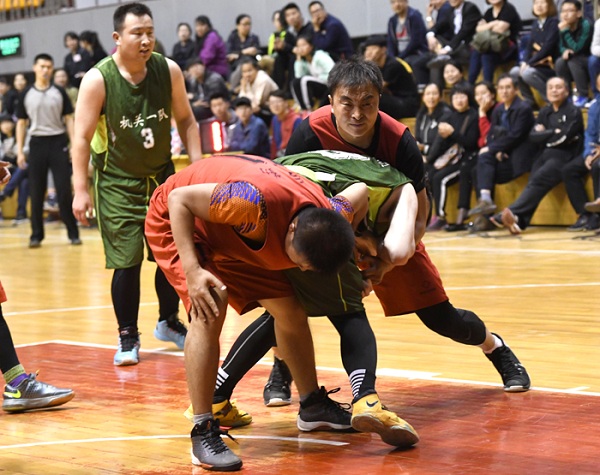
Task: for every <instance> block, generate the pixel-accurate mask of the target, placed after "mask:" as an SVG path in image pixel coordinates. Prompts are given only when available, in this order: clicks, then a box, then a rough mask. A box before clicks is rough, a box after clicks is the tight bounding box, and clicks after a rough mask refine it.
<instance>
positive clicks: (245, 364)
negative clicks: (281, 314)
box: [213, 312, 276, 404]
mask: <svg viewBox="0 0 600 475" xmlns="http://www.w3.org/2000/svg"><path fill="white" fill-rule="evenodd" d="M273 346H276V343H275V320H274V319H273V317H272V316H271V315H270V314H269V312H265V313H263V314H262V315H261V316H260V317H258V318H257V319H256V320H254V321H253V322H252V323H251V324H250V325H249V326H248V327H247V328H246V329H245V330H244V331H243V332H242V334H241V335H240V336H238V337H237V340H235V342H234V343H233V346H232V347H231V350H229V353H228V354H227V356H226V357H225V361H223V365H222V366H221V367H220V368H219V373H218V374H217V387H216V388H215V393H214V399H213V403H215V404H216V403H219V402H223V401H224V400H225V399H230V398H231V394H232V393H233V390H234V389H235V387H236V385H237V383H238V382H239V381H240V380H241V379H242V378H243V377H244V375H245V374H246V373H247V372H248V371H250V369H251V368H252V367H253V366H254V365H255V364H256V363H258V361H260V359H261V358H262V357H263V356H265V354H266V353H267V351H269V349H270V348H272V347H273Z"/></svg>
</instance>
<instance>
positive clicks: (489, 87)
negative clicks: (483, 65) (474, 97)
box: [475, 81, 496, 97]
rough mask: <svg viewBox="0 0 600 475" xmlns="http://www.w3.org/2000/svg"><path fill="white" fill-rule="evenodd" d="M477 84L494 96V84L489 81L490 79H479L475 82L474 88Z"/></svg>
mask: <svg viewBox="0 0 600 475" xmlns="http://www.w3.org/2000/svg"><path fill="white" fill-rule="evenodd" d="M477 86H485V87H486V89H487V90H488V91H490V93H492V95H493V96H494V97H496V86H494V83H493V82H490V81H479V82H478V83H475V88H476V87H477Z"/></svg>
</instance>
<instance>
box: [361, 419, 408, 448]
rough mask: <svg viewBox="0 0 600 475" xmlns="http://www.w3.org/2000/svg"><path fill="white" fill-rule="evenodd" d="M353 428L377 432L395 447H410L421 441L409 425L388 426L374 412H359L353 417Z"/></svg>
mask: <svg viewBox="0 0 600 475" xmlns="http://www.w3.org/2000/svg"><path fill="white" fill-rule="evenodd" d="M352 428H353V429H355V430H357V431H359V432H375V433H376V434H379V436H380V437H381V440H383V441H384V442H385V443H386V444H389V445H393V446H394V447H401V448H408V447H412V446H413V445H415V444H416V443H417V442H419V436H418V435H417V433H416V432H414V430H411V428H410V427H409V426H408V423H407V425H406V426H399V425H395V426H393V427H388V426H386V425H385V424H384V423H383V422H381V420H379V419H378V418H377V417H375V416H374V415H373V414H368V413H367V414H359V415H356V416H353V417H352Z"/></svg>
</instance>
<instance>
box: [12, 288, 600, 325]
mask: <svg viewBox="0 0 600 475" xmlns="http://www.w3.org/2000/svg"><path fill="white" fill-rule="evenodd" d="M599 285H600V282H571V283H556V284H542V283H539V284H511V285H472V286H462V287H446V286H445V287H444V288H445V289H446V290H499V289H544V288H554V287H597V286H599ZM153 305H158V302H143V303H140V307H150V306H153ZM112 308H113V306H112V305H93V306H86V307H64V308H49V309H48V308H46V309H42V310H24V311H21V312H6V313H4V316H5V317H10V316H16V315H42V314H47V313H67V312H87V311H90V310H108V309H112Z"/></svg>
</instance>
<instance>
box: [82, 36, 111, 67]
mask: <svg viewBox="0 0 600 475" xmlns="http://www.w3.org/2000/svg"><path fill="white" fill-rule="evenodd" d="M79 44H80V45H81V47H82V48H84V49H85V50H86V51H87V52H88V53H89V55H90V57H91V58H92V66H93V65H94V64H96V63H98V62H99V61H101V60H102V59H104V58H106V57H107V56H108V53H107V52H106V50H105V49H104V48H103V47H102V45H101V44H100V40H99V39H98V33H96V32H95V31H90V30H85V31H82V32H81V34H80V35H79Z"/></svg>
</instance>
